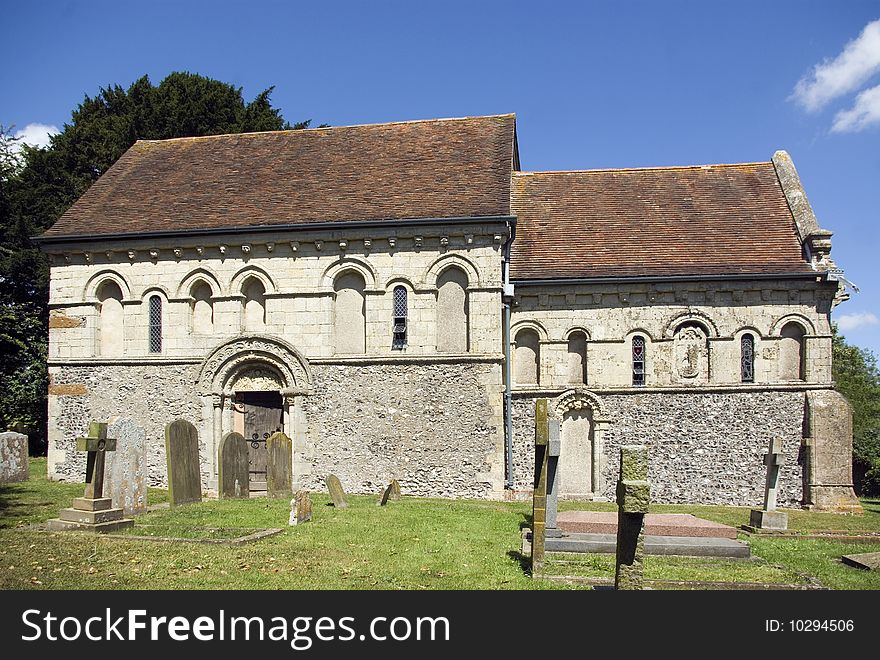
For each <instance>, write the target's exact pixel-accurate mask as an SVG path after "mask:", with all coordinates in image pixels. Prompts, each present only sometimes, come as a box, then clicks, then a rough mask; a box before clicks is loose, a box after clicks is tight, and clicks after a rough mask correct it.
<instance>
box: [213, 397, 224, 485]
mask: <svg viewBox="0 0 880 660" xmlns="http://www.w3.org/2000/svg"><path fill="white" fill-rule="evenodd" d="M211 406H212V410H213V417H212V420H211V457H212V462H213V463H214V470H213V472H214V475H217V474H218V467H217V466H218V463H219V462H220V459H219V451H220V442H221V440H222V439H223V397H222V396H221V395H220V394H212V395H211Z"/></svg>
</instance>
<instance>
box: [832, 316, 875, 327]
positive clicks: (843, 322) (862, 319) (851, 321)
mask: <svg viewBox="0 0 880 660" xmlns="http://www.w3.org/2000/svg"><path fill="white" fill-rule="evenodd" d="M878 323H880V319H878V318H877V317H876V316H874V315H873V314H872V313H871V312H856V313H854V314H844V315H842V316H840V317H838V318H837V327H838V328H840V329H841V330H855V329H857V328H864V327H865V326H868V325H877V324H878Z"/></svg>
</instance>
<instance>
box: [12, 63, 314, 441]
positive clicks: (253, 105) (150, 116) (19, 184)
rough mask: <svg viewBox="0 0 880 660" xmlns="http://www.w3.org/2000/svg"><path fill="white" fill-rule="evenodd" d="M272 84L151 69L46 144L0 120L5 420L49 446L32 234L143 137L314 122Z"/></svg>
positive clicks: (41, 280) (43, 307)
mask: <svg viewBox="0 0 880 660" xmlns="http://www.w3.org/2000/svg"><path fill="white" fill-rule="evenodd" d="M272 90H273V88H272V87H270V88H268V89H266V90H264V91H262V92H260V93H259V94H258V95H257V96H256V97H255V98H254V99H253V100H252V101H250V102H249V103H248V102H245V100H244V97H243V96H242V90H241V88H240V87H234V86H233V85H229V84H227V83H224V82H221V81H218V80H213V79H211V78H205V77H204V76H200V75H196V74H192V73H185V72H178V73H172V74H170V75H169V76H168V77H166V78H165V79H164V80H162V81H161V82H160V83H159V84H158V85H153V84H152V83H151V82H150V80H149V78H148V77H147V76H144V77H143V78H140V79H139V80H137V81H135V82H134V83H133V84H132V85H131V86H130V87H129V88H128V89H124V88H123V87H121V86H119V85H112V86H109V87H106V88H102V89H101V90H100V91H99V93H98V94H97V95H96V96H94V97H90V96H88V95H87V96H85V98H84V100H83V102H82V103H80V104H79V106H78V107H77V108H76V109H75V110H74V111H73V113H72V117H71V121H70V123H68V124H65V125H64V128H63V130H62V131H61V132H60V133H59V134H58V135H55V136H53V137H52V138H51V143H50V145H49V146H48V147H47V148H45V149H37V148H32V147H27V146H25V147H23V148H21V149H19V148H18V145H17V144H15V139H14V138H13V137H12V133H11V130H9V129H3V127H2V126H0V130H2V131H3V132H2V142H0V150H2V151H0V361H2V364H0V378H2V382H3V383H4V388H3V389H2V391H0V427H6V428H9V427H12V426H13V425H16V424H20V425H23V426H24V427H25V428H26V430H27V432H28V433H29V434H30V435H32V437H33V439H34V440H35V441H36V443H35V446H36V449H37V450H39V448H40V447H44V446H45V418H46V413H45V391H46V384H47V382H48V377H47V374H46V366H45V363H46V343H47V342H46V337H47V331H46V325H47V320H48V283H49V267H48V263H47V260H46V258H45V256H44V255H43V254H42V253H41V252H40V251H39V250H38V249H37V247H36V246H35V245H34V244H33V243H32V242H31V240H30V239H31V237H32V236H36V235H38V234H41V233H42V232H43V231H45V230H46V229H48V228H49V227H50V226H52V224H53V223H54V222H55V221H56V220H57V219H58V218H59V217H60V216H61V214H62V213H64V211H65V210H67V208H68V207H70V205H71V204H73V202H75V201H76V200H77V199H78V198H79V197H80V196H81V195H82V194H83V193H84V192H85V191H86V190H88V188H89V186H91V185H92V184H93V183H94V182H95V181H96V180H97V179H98V177H100V176H101V175H102V174H103V173H104V172H106V171H107V169H109V168H110V166H111V165H113V163H114V162H116V160H117V159H118V158H119V157H120V156H121V155H122V154H123V153H125V151H126V150H127V149H128V148H129V147H130V146H131V145H133V144H134V143H135V141H137V140H139V139H147V140H161V139H167V138H174V137H193V136H201V135H219V134H223V133H248V132H254V131H274V130H285V129H299V128H306V127H307V126H308V125H309V123H310V121H303V122H299V123H297V124H294V125H291V124H289V123H288V122H286V121H285V120H284V118H283V117H282V116H281V111H280V110H279V109H278V108H274V107H273V106H272V103H271V100H270V96H271V94H272ZM16 383H17V385H16ZM10 384H12V385H10ZM0 430H3V429H2V428H0ZM32 448H33V447H32Z"/></svg>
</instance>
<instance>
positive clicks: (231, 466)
mask: <svg viewBox="0 0 880 660" xmlns="http://www.w3.org/2000/svg"><path fill="white" fill-rule="evenodd" d="M218 459H219V463H220V467H219V475H218V479H217V485H218V490H219V495H220V498H221V499H225V498H229V497H233V498H235V497H243V498H248V497H250V495H251V491H250V473H249V468H248V443H247V440H245V439H244V436H243V435H242V434H241V433H235V432H234V431H233V432H232V433H227V434H226V435H225V436H223V439H222V440H221V441H220V452H219V456H218Z"/></svg>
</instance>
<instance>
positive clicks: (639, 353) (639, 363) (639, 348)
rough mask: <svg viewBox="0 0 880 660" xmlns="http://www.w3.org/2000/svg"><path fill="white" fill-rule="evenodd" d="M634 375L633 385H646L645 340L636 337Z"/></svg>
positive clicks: (633, 352)
mask: <svg viewBox="0 0 880 660" xmlns="http://www.w3.org/2000/svg"><path fill="white" fill-rule="evenodd" d="M632 374H633V385H637V386H642V385H644V384H645V338H644V337H639V336H635V337H633V339H632Z"/></svg>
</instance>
